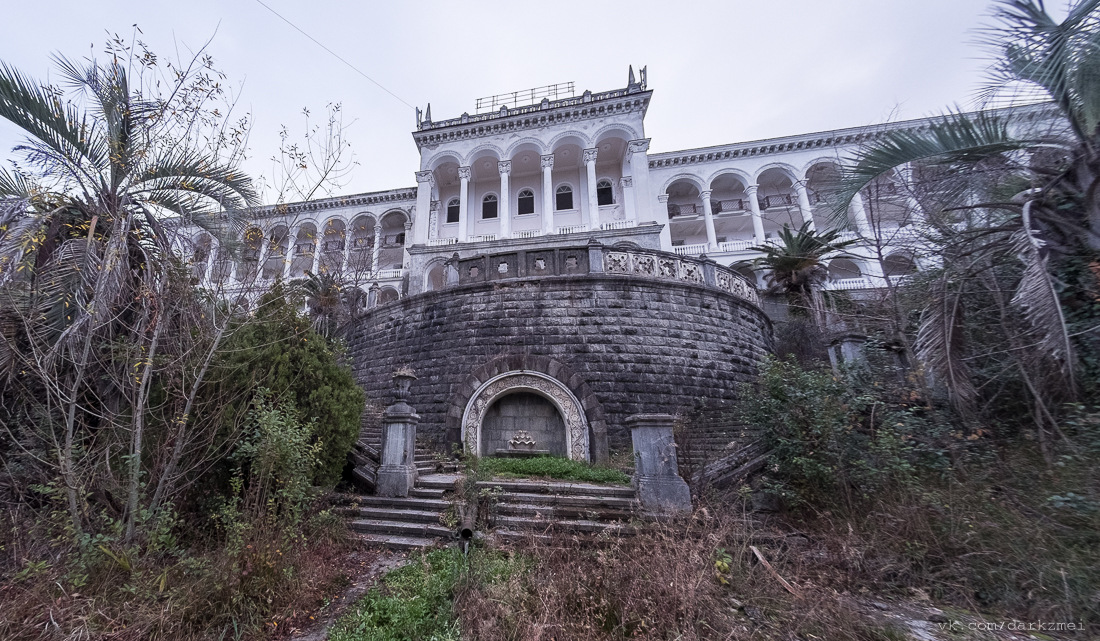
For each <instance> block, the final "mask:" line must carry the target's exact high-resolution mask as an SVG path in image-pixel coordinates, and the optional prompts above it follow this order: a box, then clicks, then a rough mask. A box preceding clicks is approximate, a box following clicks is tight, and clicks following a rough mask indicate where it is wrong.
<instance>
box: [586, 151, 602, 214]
mask: <svg viewBox="0 0 1100 641" xmlns="http://www.w3.org/2000/svg"><path fill="white" fill-rule="evenodd" d="M599 151H600V150H599V148H593V149H585V150H584V169H585V175H586V176H587V178H588V228H589V229H591V230H593V231H594V230H597V229H599V228H600V205H599V202H600V201H599V200H598V199H597V198H596V155H597V154H599Z"/></svg>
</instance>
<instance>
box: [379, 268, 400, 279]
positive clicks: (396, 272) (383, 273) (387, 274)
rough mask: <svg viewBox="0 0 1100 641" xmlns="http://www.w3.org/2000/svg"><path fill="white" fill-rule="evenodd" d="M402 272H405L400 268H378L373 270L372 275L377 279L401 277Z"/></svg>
mask: <svg viewBox="0 0 1100 641" xmlns="http://www.w3.org/2000/svg"><path fill="white" fill-rule="evenodd" d="M404 273H405V272H404V270H402V269H380V270H378V271H377V272H375V274H374V277H375V278H377V279H378V280H387V279H393V278H401V277H402V276H403V275H404Z"/></svg>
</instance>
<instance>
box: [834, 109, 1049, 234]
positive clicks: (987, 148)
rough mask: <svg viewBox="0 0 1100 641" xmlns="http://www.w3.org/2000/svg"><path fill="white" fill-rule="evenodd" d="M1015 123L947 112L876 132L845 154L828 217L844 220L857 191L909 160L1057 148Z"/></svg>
mask: <svg viewBox="0 0 1100 641" xmlns="http://www.w3.org/2000/svg"><path fill="white" fill-rule="evenodd" d="M1019 124H1021V123H1019V121H1018V119H1017V118H1014V117H1013V116H1012V115H1009V114H1003V113H986V112H980V113H975V114H966V113H961V112H949V113H947V114H944V115H943V116H940V117H939V118H938V119H935V120H933V121H932V122H931V123H929V124H928V125H927V127H920V128H914V129H901V130H895V131H890V132H887V133H884V134H882V136H881V137H880V138H878V139H877V140H876V141H875V142H873V143H872V144H870V145H869V146H867V147H865V148H864V149H862V150H860V151H859V152H857V153H856V154H855V155H853V156H852V157H850V158H848V159H847V161H846V162H845V163H844V165H843V169H842V172H841V175H840V178H839V179H838V180H837V182H836V184H835V185H831V186H830V187H831V191H833V192H834V198H833V199H832V200H833V211H832V212H831V214H830V221H831V222H833V223H834V224H835V223H838V222H840V221H843V220H845V219H846V217H847V212H848V208H849V206H850V205H851V203H852V200H853V199H854V198H855V196H856V194H858V193H859V192H860V190H862V189H863V188H864V187H866V186H868V185H869V184H871V182H873V181H874V180H876V179H878V178H880V177H882V176H886V175H889V174H891V173H892V172H894V170H895V169H896V168H897V167H901V166H904V165H906V164H909V163H914V162H918V161H923V162H925V163H938V164H945V165H973V164H975V163H977V162H980V161H982V160H985V159H987V158H990V157H991V156H995V155H999V154H1004V153H1008V152H1013V151H1018V150H1021V149H1034V148H1037V147H1042V146H1055V147H1061V145H1060V143H1059V142H1058V141H1055V140H1050V139H1042V138H1037V137H1036V138H1025V137H1017V136H1016V135H1015V134H1014V133H1013V131H1012V129H1013V128H1014V127H1016V126H1017V125H1019Z"/></svg>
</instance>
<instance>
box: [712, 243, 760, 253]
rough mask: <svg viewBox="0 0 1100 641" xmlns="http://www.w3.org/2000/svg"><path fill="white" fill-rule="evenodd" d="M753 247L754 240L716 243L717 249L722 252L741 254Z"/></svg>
mask: <svg viewBox="0 0 1100 641" xmlns="http://www.w3.org/2000/svg"><path fill="white" fill-rule="evenodd" d="M755 245H756V241H755V240H731V241H729V242H725V243H718V249H719V250H721V251H724V252H741V251H745V250H747V249H749V248H750V247H754V246H755Z"/></svg>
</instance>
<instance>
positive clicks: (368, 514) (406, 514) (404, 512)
mask: <svg viewBox="0 0 1100 641" xmlns="http://www.w3.org/2000/svg"><path fill="white" fill-rule="evenodd" d="M345 512H346V513H347V515H348V516H351V517H357V518H360V519H369V520H372V521H399V522H401V523H435V524H438V523H439V515H440V511H438V510H410V509H407V508H397V507H380V506H374V505H372V506H367V507H358V508H347V509H346V510H345Z"/></svg>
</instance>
